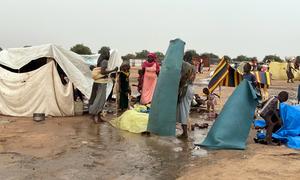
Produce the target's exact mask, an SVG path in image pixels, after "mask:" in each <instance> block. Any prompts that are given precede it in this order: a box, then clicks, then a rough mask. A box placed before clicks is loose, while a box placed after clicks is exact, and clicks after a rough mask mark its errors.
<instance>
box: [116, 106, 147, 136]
mask: <svg viewBox="0 0 300 180" xmlns="http://www.w3.org/2000/svg"><path fill="white" fill-rule="evenodd" d="M148 119H149V114H147V113H140V112H138V111H136V110H128V111H125V112H124V113H123V114H122V115H121V116H120V117H118V118H116V119H113V120H111V121H110V124H111V125H112V126H113V127H115V128H118V129H122V130H125V131H129V132H132V133H142V132H145V131H147V125H148Z"/></svg>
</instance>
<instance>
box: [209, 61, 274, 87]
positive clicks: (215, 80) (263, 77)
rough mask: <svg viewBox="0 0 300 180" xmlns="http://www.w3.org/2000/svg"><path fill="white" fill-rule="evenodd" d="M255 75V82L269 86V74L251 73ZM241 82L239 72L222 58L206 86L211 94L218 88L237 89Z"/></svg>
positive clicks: (241, 77) (241, 78)
mask: <svg viewBox="0 0 300 180" xmlns="http://www.w3.org/2000/svg"><path fill="white" fill-rule="evenodd" d="M252 73H253V75H255V77H256V80H257V82H258V83H259V84H261V85H262V84H263V85H266V86H267V87H268V86H270V85H271V78H270V73H269V72H260V71H254V72H252ZM242 80H243V76H242V74H241V73H240V72H239V70H237V69H234V68H233V67H231V66H230V64H229V63H228V62H227V61H226V60H225V59H224V58H222V59H221V61H220V62H219V64H218V66H217V67H216V69H215V71H214V73H213V76H212V78H211V80H210V82H209V84H208V88H209V91H210V92H213V91H214V90H215V89H216V88H217V87H218V86H227V87H237V86H238V85H239V84H240V82H241V81H242Z"/></svg>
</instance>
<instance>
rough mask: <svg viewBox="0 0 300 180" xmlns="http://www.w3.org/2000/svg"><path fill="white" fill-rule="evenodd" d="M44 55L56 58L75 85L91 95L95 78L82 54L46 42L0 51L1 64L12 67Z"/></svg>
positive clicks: (88, 95)
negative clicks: (44, 43) (39, 44)
mask: <svg viewBox="0 0 300 180" xmlns="http://www.w3.org/2000/svg"><path fill="white" fill-rule="evenodd" d="M42 57H50V58H53V59H55V61H56V62H57V63H58V64H59V66H60V67H61V68H62V69H63V71H64V72H65V73H66V75H67V76H68V78H69V80H70V81H71V82H72V83H73V84H74V86H75V87H76V88H78V89H79V90H80V91H81V92H82V93H83V94H84V95H85V96H86V97H88V98H89V97H90V95H91V92H92V85H93V80H92V74H91V71H90V69H89V66H88V65H87V64H86V63H85V61H84V59H83V58H82V57H81V56H80V55H78V54H76V53H73V52H72V51H69V50H66V49H63V48H62V47H60V46H57V45H53V44H46V45H41V46H33V47H27V48H12V49H6V50H3V51H1V52H0V64H3V65H4V66H7V67H10V68H12V69H20V68H21V67H23V66H24V65H26V64H28V63H29V62H30V61H32V60H36V59H39V58H42ZM1 76H2V74H1ZM47 76H49V75H47ZM47 76H46V77H47ZM0 91H2V89H0Z"/></svg>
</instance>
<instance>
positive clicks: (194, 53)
mask: <svg viewBox="0 0 300 180" xmlns="http://www.w3.org/2000/svg"><path fill="white" fill-rule="evenodd" d="M187 52H190V53H191V54H192V56H193V57H198V56H200V55H199V54H198V53H197V51H196V50H194V49H190V50H187V51H185V53H187Z"/></svg>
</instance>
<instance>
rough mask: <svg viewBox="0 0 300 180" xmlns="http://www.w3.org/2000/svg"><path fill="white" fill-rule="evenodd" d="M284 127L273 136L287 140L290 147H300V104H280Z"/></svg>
mask: <svg viewBox="0 0 300 180" xmlns="http://www.w3.org/2000/svg"><path fill="white" fill-rule="evenodd" d="M280 117H281V119H282V124H283V125H282V127H281V128H280V129H279V130H278V131H277V132H276V133H273V135H272V136H273V138H275V139H279V140H281V141H283V142H286V145H287V146H288V147H289V148H293V149H300V106H291V105H288V104H284V103H281V104H280Z"/></svg>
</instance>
